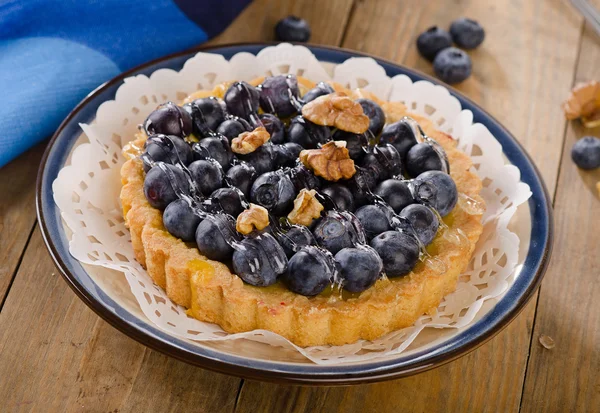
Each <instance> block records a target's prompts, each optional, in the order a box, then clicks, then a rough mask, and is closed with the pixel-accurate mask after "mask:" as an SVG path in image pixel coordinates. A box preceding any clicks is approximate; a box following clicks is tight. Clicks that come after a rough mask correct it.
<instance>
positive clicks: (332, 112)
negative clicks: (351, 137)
mask: <svg viewBox="0 0 600 413" xmlns="http://www.w3.org/2000/svg"><path fill="white" fill-rule="evenodd" d="M302 116H304V117H305V118H306V119H308V120H309V121H311V122H313V123H316V124H317V125H324V126H335V127H336V128H338V129H341V130H343V131H347V132H352V133H364V132H366V131H367V129H368V128H369V117H368V116H367V115H365V113H364V112H363V109H362V106H360V104H359V103H358V102H355V101H353V100H352V99H351V98H350V97H348V96H346V95H345V94H344V93H340V92H336V93H331V94H329V95H325V96H320V97H318V98H316V99H315V100H313V101H311V102H309V103H307V104H306V105H304V107H303V108H302Z"/></svg>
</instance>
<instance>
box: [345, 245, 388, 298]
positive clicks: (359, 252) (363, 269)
mask: <svg viewBox="0 0 600 413" xmlns="http://www.w3.org/2000/svg"><path fill="white" fill-rule="evenodd" d="M335 261H336V262H337V264H338V268H339V271H340V278H341V279H342V285H343V287H344V289H345V290H346V291H350V292H353V293H359V292H362V291H364V290H366V289H367V288H369V287H371V286H372V285H373V284H375V281H377V279H378V278H379V274H380V273H381V270H382V269H383V262H382V261H381V258H380V257H379V255H377V252H375V250H374V249H372V248H370V247H368V246H361V247H358V248H344V249H343V250H341V251H340V252H338V253H337V254H335Z"/></svg>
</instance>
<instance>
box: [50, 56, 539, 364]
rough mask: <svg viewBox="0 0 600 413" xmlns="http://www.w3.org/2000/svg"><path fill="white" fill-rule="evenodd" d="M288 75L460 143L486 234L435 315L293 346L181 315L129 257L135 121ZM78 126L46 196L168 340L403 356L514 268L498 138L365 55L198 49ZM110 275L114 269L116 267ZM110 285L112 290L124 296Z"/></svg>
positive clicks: (453, 321) (436, 89)
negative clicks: (232, 87) (124, 174)
mask: <svg viewBox="0 0 600 413" xmlns="http://www.w3.org/2000/svg"><path fill="white" fill-rule="evenodd" d="M287 73H291V74H296V75H302V76H305V77H307V78H309V79H311V80H313V81H322V80H334V81H336V82H339V83H341V84H343V85H345V86H347V87H350V88H356V87H361V88H364V89H367V90H369V91H371V92H373V93H375V94H376V95H378V96H379V97H380V98H382V99H384V100H389V101H401V102H404V103H405V104H406V105H407V106H408V108H409V109H410V110H411V111H413V112H415V113H418V114H421V115H424V116H428V117H429V118H430V119H431V120H432V121H433V122H434V123H435V124H436V125H438V128H439V129H440V130H442V131H444V132H447V133H450V134H452V136H453V137H454V138H455V139H457V140H458V142H459V148H460V149H461V150H463V151H464V152H466V153H467V154H469V155H470V156H471V157H472V159H473V162H474V169H475V171H476V173H477V174H478V175H479V176H480V178H481V179H482V180H483V183H484V188H483V191H482V193H481V195H482V197H483V198H484V199H485V201H486V204H487V210H486V212H485V215H484V217H483V223H484V231H483V234H482V236H481V239H480V240H479V243H478V245H477V248H476V250H475V253H474V255H473V258H472V262H471V265H470V266H469V269H468V270H467V271H466V272H465V273H464V274H463V275H462V276H461V277H460V279H459V283H458V286H457V289H456V291H455V292H454V293H452V294H450V295H448V296H447V297H446V298H445V299H444V300H443V302H442V303H441V304H440V306H439V308H438V312H437V314H436V315H434V316H422V317H421V318H420V319H419V320H417V322H416V323H415V324H414V325H413V326H411V327H408V328H405V329H402V330H398V331H396V332H393V333H390V334H388V335H387V336H385V337H382V338H380V339H378V340H375V341H373V342H369V341H364V340H363V341H359V342H357V343H355V344H349V345H345V346H334V347H332V346H320V347H309V348H300V347H297V346H294V345H293V344H292V343H290V342H289V341H287V340H286V339H285V338H283V337H281V336H279V335H277V334H274V333H271V332H269V331H264V330H257V331H252V332H248V333H239V334H227V333H225V332H224V331H223V330H222V329H221V328H220V327H219V326H217V325H214V324H210V323H204V322H201V321H198V320H195V319H191V318H189V317H187V316H186V315H185V310H184V309H183V308H182V307H179V306H177V305H175V304H173V303H172V302H171V301H170V300H169V298H168V297H167V296H166V294H165V292H164V291H163V290H162V289H161V288H159V287H157V286H156V285H155V284H154V283H153V282H152V280H151V279H150V277H149V276H148V275H147V273H146V272H145V270H144V269H143V268H142V267H141V266H140V265H139V264H138V263H137V262H136V261H135V259H134V255H133V249H132V247H131V241H130V236H129V231H128V230H127V228H126V227H125V225H124V220H123V217H122V212H121V208H120V205H119V192H120V189H121V183H120V174H119V170H120V167H121V165H122V164H123V162H124V159H123V157H122V156H121V149H122V147H123V145H124V144H126V143H127V142H128V141H129V140H131V139H132V137H133V135H134V134H135V133H136V127H137V125H138V124H140V123H142V121H143V120H144V119H145V118H146V116H147V115H148V114H149V113H150V112H151V111H152V110H153V109H154V108H155V107H156V106H157V104H159V103H161V102H164V101H167V100H173V101H178V100H181V99H183V98H184V97H186V96H187V95H189V94H191V93H192V92H195V91H196V90H198V89H212V88H213V87H214V86H215V85H216V84H218V83H221V82H223V81H227V80H233V79H237V80H251V79H253V78H255V77H258V76H264V75H274V74H287ZM330 73H332V74H330ZM81 127H82V129H83V131H84V135H85V136H86V137H87V139H88V140H89V143H83V144H81V145H79V146H77V147H76V149H75V150H74V151H73V153H72V156H71V162H70V164H69V165H67V166H65V167H64V168H63V169H62V170H61V171H60V173H59V175H58V177H57V178H56V180H55V181H54V183H53V190H54V200H55V202H56V204H57V205H58V207H59V208H60V210H61V215H62V217H63V219H64V221H65V223H66V225H67V226H68V227H69V228H70V230H71V231H72V233H73V234H72V238H71V240H70V252H71V254H72V255H73V256H74V257H75V258H76V259H78V260H79V261H81V262H82V263H85V264H91V265H97V266H102V267H106V268H109V269H113V270H117V271H120V272H122V273H123V274H124V275H125V277H126V279H127V282H128V284H129V286H130V288H131V292H132V293H133V294H134V296H135V298H136V299H137V301H138V303H139V305H140V307H141V310H142V311H143V313H144V314H145V316H146V317H148V319H149V320H151V321H152V322H153V323H154V324H156V325H157V326H158V327H160V328H161V329H163V330H165V331H167V332H168V333H170V334H172V335H174V336H179V337H183V338H187V339H191V340H197V341H218V340H232V339H239V338H245V339H251V340H254V341H260V342H263V343H268V344H272V345H277V346H285V347H288V348H295V349H296V350H297V351H298V352H300V353H302V354H303V355H304V356H306V357H307V358H308V359H310V360H312V361H313V362H315V363H318V364H339V363H347V362H357V361H365V360H369V359H373V358H377V357H383V356H390V355H395V354H399V353H401V352H403V351H404V350H405V349H406V348H407V347H408V346H409V345H410V343H412V342H413V340H414V339H415V338H416V337H417V335H418V334H419V333H420V332H421V331H422V330H423V329H424V328H426V327H435V328H460V327H464V326H466V325H468V324H469V323H471V322H473V320H474V319H475V317H476V314H477V312H478V311H479V310H480V308H481V306H482V305H483V303H484V301H486V300H488V299H490V298H494V297H498V296H500V295H501V294H502V293H503V292H504V291H505V290H506V289H507V288H508V286H509V282H511V275H512V274H513V272H514V271H515V266H516V264H517V260H518V255H519V238H518V237H517V235H515V234H514V233H513V232H511V231H510V230H509V228H508V224H509V222H510V220H511V218H512V217H513V215H514V214H515V212H516V209H517V207H518V206H519V205H520V204H522V203H524V202H525V201H526V200H527V199H528V198H529V196H530V195H531V192H530V190H529V187H528V186H527V185H526V184H524V183H522V182H520V172H519V170H518V169H517V168H516V167H514V166H512V165H509V164H506V162H505V160H504V158H503V156H502V148H501V146H500V144H499V143H498V141H496V139H495V138H494V137H493V136H492V135H491V133H490V132H489V130H488V129H487V128H486V127H485V126H483V125H481V124H473V115H472V113H471V112H470V111H468V110H461V106H460V103H459V101H458V100H457V99H456V98H454V97H453V96H451V95H450V93H449V92H448V90H447V89H446V88H444V87H442V86H437V85H433V84H432V83H430V82H427V81H418V82H414V83H413V82H412V81H411V80H410V78H408V77H407V76H404V75H398V76H395V77H393V78H389V77H388V76H387V75H386V73H385V70H384V69H383V68H382V67H381V66H379V65H378V64H377V62H376V61H375V60H373V59H370V58H363V57H360V58H351V59H348V60H346V61H345V62H344V63H342V64H339V65H336V66H334V67H333V71H332V72H331V71H328V70H326V68H325V66H324V65H323V64H321V63H320V62H319V61H318V60H317V59H316V58H315V56H314V55H313V54H312V53H311V52H310V50H309V49H307V48H305V47H303V46H292V45H290V44H280V45H278V46H272V47H267V48H265V49H263V50H262V51H261V52H259V53H258V55H256V56H255V55H252V54H249V53H238V54H236V55H235V56H233V57H232V58H231V60H229V61H227V60H225V59H224V58H223V57H222V56H220V55H217V54H210V53H198V54H197V55H196V56H194V57H193V58H191V59H189V60H188V61H187V62H186V63H185V65H184V66H183V68H182V70H181V71H179V72H176V71H174V70H170V69H160V70H157V71H156V72H154V73H153V74H152V75H151V76H150V77H147V76H144V75H138V76H133V77H130V78H127V79H125V81H124V84H123V85H122V86H121V87H120V88H119V89H118V90H117V93H116V97H115V100H111V101H107V102H105V103H103V104H102V105H101V106H100V107H99V108H98V111H97V114H96V119H95V121H94V122H93V123H92V124H89V125H86V124H82V125H81ZM114 277H122V275H121V274H119V273H117V272H114ZM115 280H116V278H115ZM116 284H117V283H116V282H115V287H114V288H111V291H110V293H111V294H122V293H124V292H123V289H122V288H118V287H117V286H116Z"/></svg>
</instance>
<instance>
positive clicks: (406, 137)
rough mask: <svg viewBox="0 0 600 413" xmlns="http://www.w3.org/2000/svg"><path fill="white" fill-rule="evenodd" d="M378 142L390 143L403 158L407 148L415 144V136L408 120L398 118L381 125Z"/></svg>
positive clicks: (403, 158)
mask: <svg viewBox="0 0 600 413" xmlns="http://www.w3.org/2000/svg"><path fill="white" fill-rule="evenodd" d="M379 143H380V144H384V143H387V144H390V145H392V146H393V147H394V148H396V150H397V151H398V153H399V154H400V157H401V158H402V160H405V159H406V154H407V153H408V150H409V149H410V148H412V147H413V146H415V145H416V144H417V138H416V137H415V134H414V132H413V130H412V128H411V126H410V125H409V124H408V122H405V121H402V120H400V121H398V122H394V123H390V124H389V125H385V126H384V127H383V132H381V137H380V138H379Z"/></svg>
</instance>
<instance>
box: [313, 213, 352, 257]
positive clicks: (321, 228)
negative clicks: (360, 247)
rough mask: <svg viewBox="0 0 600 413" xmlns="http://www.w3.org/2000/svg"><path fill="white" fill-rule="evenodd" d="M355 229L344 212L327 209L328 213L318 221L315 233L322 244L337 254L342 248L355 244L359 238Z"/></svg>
mask: <svg viewBox="0 0 600 413" xmlns="http://www.w3.org/2000/svg"><path fill="white" fill-rule="evenodd" d="M361 230H362V228H361ZM354 231H355V229H354V228H353V227H352V226H351V225H350V222H348V220H347V219H346V218H345V217H344V216H343V215H342V214H340V213H338V212H336V211H327V213H326V215H325V216H324V217H323V218H321V219H320V220H319V222H317V225H316V226H315V229H314V231H313V235H314V236H315V239H316V240H317V243H318V244H319V245H320V246H322V247H323V248H325V249H328V250H329V251H330V252H331V253H332V254H336V253H337V252H338V251H339V250H341V249H342V248H348V247H352V246H354V243H355V242H356V238H357V234H356V233H355V232H354Z"/></svg>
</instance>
